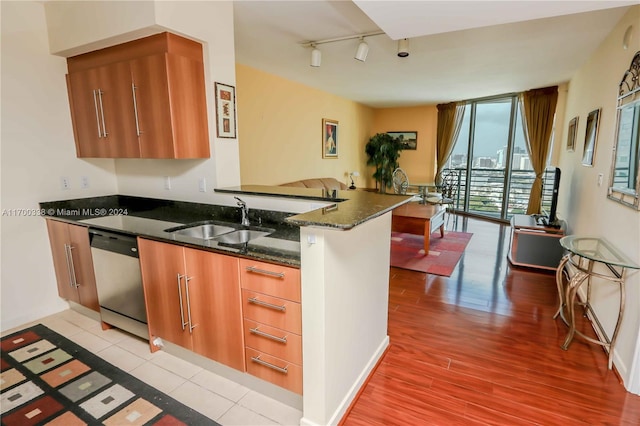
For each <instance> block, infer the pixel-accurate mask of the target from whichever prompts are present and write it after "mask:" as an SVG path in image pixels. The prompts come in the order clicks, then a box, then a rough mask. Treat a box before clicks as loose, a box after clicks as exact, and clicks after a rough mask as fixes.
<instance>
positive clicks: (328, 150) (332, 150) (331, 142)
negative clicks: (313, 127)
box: [322, 118, 338, 158]
mask: <svg viewBox="0 0 640 426" xmlns="http://www.w3.org/2000/svg"><path fill="white" fill-rule="evenodd" d="M322 158H338V122H337V121H336V120H329V119H328V118H323V119H322Z"/></svg>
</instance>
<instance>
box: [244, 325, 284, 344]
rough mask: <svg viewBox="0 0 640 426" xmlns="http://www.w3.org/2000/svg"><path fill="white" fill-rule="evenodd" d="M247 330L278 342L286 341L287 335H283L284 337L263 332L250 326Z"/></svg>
mask: <svg viewBox="0 0 640 426" xmlns="http://www.w3.org/2000/svg"><path fill="white" fill-rule="evenodd" d="M249 331H250V332H251V334H256V335H258V336H262V337H266V338H267V339H271V340H274V341H276V342H279V343H287V336H284V337H278V336H274V335H273V334H269V333H265V332H264V331H262V330H260V329H258V327H256V328H250V329H249Z"/></svg>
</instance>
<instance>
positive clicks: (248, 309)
mask: <svg viewBox="0 0 640 426" xmlns="http://www.w3.org/2000/svg"><path fill="white" fill-rule="evenodd" d="M242 314H243V316H244V317H245V318H247V319H250V320H254V321H257V322H259V323H262V324H266V325H270V326H272V327H276V328H279V329H281V330H286V331H290V332H292V333H296V334H302V316H301V310H300V304H299V303H296V302H292V301H290V300H285V299H280V298H278V297H272V296H267V295H265V294H261V293H256V292H255V291H251V290H246V289H242Z"/></svg>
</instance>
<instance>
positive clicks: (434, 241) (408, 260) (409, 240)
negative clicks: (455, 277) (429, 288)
mask: <svg viewBox="0 0 640 426" xmlns="http://www.w3.org/2000/svg"><path fill="white" fill-rule="evenodd" d="M472 236H473V234H471V233H468V232H455V231H445V234H444V238H441V237H440V231H436V232H434V233H433V234H431V238H430V240H429V244H430V247H429V253H425V252H424V237H423V236H422V235H413V234H404V233H400V232H392V233H391V266H395V267H396V268H403V269H411V270H412V271H419V272H426V273H428V274H435V275H442V276H445V277H450V276H451V274H452V273H453V271H454V269H455V267H456V265H457V264H458V262H459V261H460V258H461V257H462V254H463V253H464V250H465V249H466V248H467V244H469V240H470V239H471V237H472Z"/></svg>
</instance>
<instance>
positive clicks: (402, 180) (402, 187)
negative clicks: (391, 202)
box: [391, 167, 409, 194]
mask: <svg viewBox="0 0 640 426" xmlns="http://www.w3.org/2000/svg"><path fill="white" fill-rule="evenodd" d="M391 178H392V180H393V192H395V193H396V194H406V193H407V189H408V188H409V178H408V177H407V174H406V173H405V172H404V170H402V169H401V168H400V167H398V168H397V169H395V170H394V171H393V175H391Z"/></svg>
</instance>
